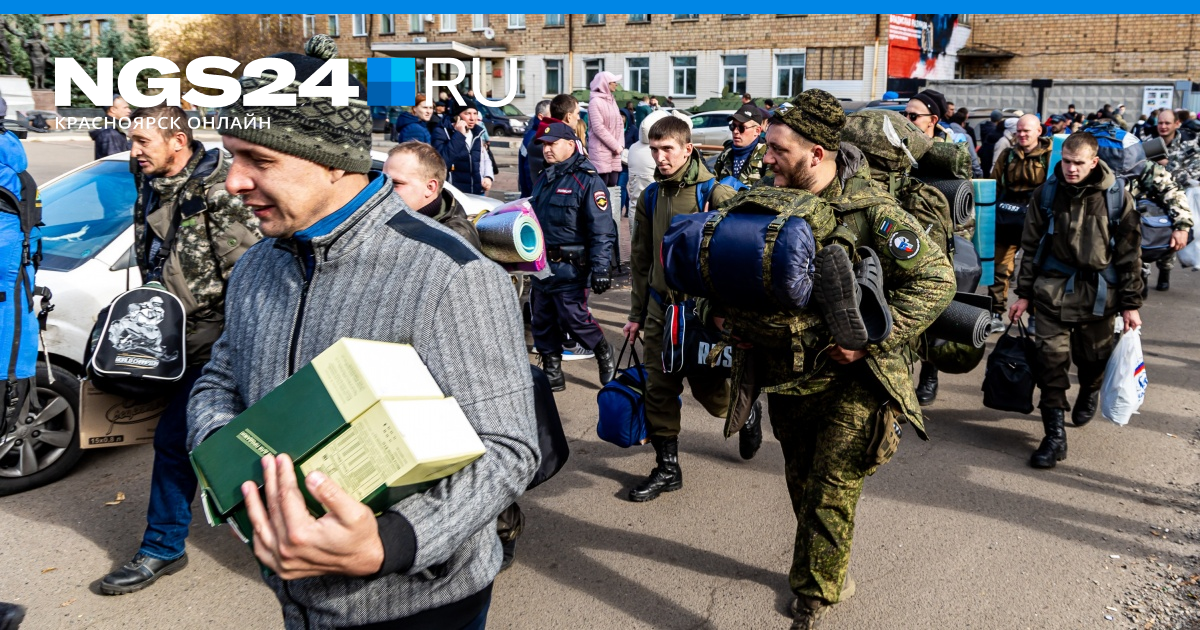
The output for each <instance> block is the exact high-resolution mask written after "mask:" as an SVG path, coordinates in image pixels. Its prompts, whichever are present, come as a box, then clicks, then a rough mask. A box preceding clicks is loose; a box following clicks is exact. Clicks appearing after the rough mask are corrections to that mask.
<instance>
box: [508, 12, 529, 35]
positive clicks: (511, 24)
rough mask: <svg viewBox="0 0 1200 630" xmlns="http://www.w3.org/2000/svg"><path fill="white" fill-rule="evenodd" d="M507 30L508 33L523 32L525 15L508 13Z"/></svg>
mask: <svg viewBox="0 0 1200 630" xmlns="http://www.w3.org/2000/svg"><path fill="white" fill-rule="evenodd" d="M508 29H509V30H510V31H523V30H525V14H524V13H509V14H508Z"/></svg>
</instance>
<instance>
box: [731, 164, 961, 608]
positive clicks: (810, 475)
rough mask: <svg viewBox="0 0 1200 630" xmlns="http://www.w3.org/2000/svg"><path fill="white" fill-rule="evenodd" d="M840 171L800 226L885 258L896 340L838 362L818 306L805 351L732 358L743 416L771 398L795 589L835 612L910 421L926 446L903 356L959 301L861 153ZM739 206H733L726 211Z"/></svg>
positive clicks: (753, 333) (738, 321) (767, 348)
mask: <svg viewBox="0 0 1200 630" xmlns="http://www.w3.org/2000/svg"><path fill="white" fill-rule="evenodd" d="M838 166H839V174H840V178H838V179H835V180H834V181H833V183H831V184H830V185H829V186H828V187H827V188H826V190H824V191H823V192H822V193H821V195H820V203H818V204H815V207H814V209H813V211H812V212H811V213H810V214H808V215H807V216H805V219H806V220H807V221H808V222H809V224H810V226H811V227H812V229H813V235H814V237H816V239H817V241H818V242H819V243H821V244H829V243H831V242H839V243H841V244H843V245H846V246H848V247H850V248H851V251H853V248H854V247H856V246H861V245H866V246H869V247H871V248H872V249H874V250H875V251H876V252H878V253H879V257H880V261H881V262H882V264H883V271H884V278H885V287H886V290H887V295H888V296H889V303H890V307H891V310H892V316H893V318H894V326H893V329H892V334H891V336H889V337H888V338H887V339H886V340H885V341H883V342H882V343H881V344H879V345H873V346H869V347H868V348H867V356H866V357H865V358H864V359H862V360H860V361H857V362H855V363H852V364H850V365H841V364H838V363H836V362H834V361H833V360H832V359H831V358H829V356H828V350H829V349H830V348H831V347H832V338H831V336H830V333H829V330H828V328H827V327H826V326H825V324H824V322H823V321H822V320H821V316H820V315H819V314H818V313H817V312H816V311H815V310H814V309H805V310H804V311H799V312H796V313H795V314H794V316H795V317H796V318H797V320H798V322H799V323H798V325H797V326H796V328H795V329H796V330H797V331H799V334H800V343H799V348H797V347H795V346H790V347H789V346H788V345H779V344H773V345H772V344H764V343H761V342H759V343H755V347H754V348H753V349H751V350H742V349H738V350H736V351H735V355H734V356H735V359H734V374H733V382H734V384H735V386H736V392H737V397H736V398H735V400H734V401H733V402H732V404H731V409H732V410H737V409H739V408H741V407H743V406H744V405H745V404H747V403H746V402H745V401H746V400H753V397H754V396H757V395H758V393H759V392H765V393H767V394H768V396H767V401H768V408H769V416H770V418H771V425H772V428H773V431H774V434H775V436H776V438H777V439H779V441H780V444H781V446H782V448H783V453H784V459H785V465H786V468H785V472H786V475H787V483H788V492H789V494H790V496H791V499H792V507H793V510H794V511H795V513H796V521H797V526H796V545H795V549H794V554H793V559H792V567H791V571H790V572H789V582H790V584H791V588H792V591H793V592H795V593H796V594H797V595H798V596H800V597H814V598H819V599H821V600H823V601H824V602H825V603H828V604H833V603H836V602H838V601H839V598H840V594H841V588H842V584H843V581H844V580H845V577H846V569H847V567H848V565H849V561H850V545H851V541H852V538H853V534H854V512H855V509H856V507H857V504H858V499H859V496H861V493H862V484H863V481H864V479H865V477H866V476H867V475H870V474H873V473H874V472H875V470H876V469H877V468H878V466H880V465H881V464H883V463H885V462H886V461H887V460H888V458H890V456H891V454H892V453H894V450H895V447H896V445H897V441H898V439H899V425H900V424H901V423H904V422H908V423H910V424H911V425H912V426H913V428H914V429H915V430H916V431H917V434H918V435H919V436H921V437H922V438H925V437H926V436H925V430H924V424H923V422H922V416H921V411H920V406H919V405H918V403H917V400H916V394H915V391H914V390H913V386H912V380H911V372H910V367H909V363H908V361H907V359H906V356H905V352H906V348H907V347H908V345H909V343H910V342H911V341H912V340H913V339H915V338H916V337H917V336H918V335H919V334H920V333H921V332H922V331H924V330H925V328H926V327H928V326H929V324H931V323H932V322H933V320H934V319H935V318H936V317H937V315H939V314H940V313H941V312H942V311H943V310H944V309H945V308H946V306H948V305H949V303H950V300H951V299H952V298H953V296H954V272H953V269H952V267H951V266H950V264H949V262H948V259H947V257H946V256H945V255H944V254H943V253H942V251H941V250H940V248H938V246H937V245H936V244H935V243H933V242H932V241H931V240H930V239H928V237H926V236H925V234H924V232H923V231H922V229H921V227H920V226H919V225H917V222H916V221H915V220H914V219H913V218H912V216H911V215H909V214H908V213H907V212H905V211H904V210H903V209H901V208H900V207H899V205H897V203H896V202H895V200H894V199H893V198H891V197H890V196H888V195H887V193H886V191H885V190H884V189H882V188H881V187H880V186H879V185H877V184H875V183H874V182H872V181H871V178H870V171H869V169H868V168H867V166H866V162H865V160H864V159H863V157H862V154H861V153H859V152H858V151H857V149H854V148H853V147H850V146H848V145H843V147H842V150H841V151H840V152H839V154H838ZM752 194H757V195H760V196H766V195H771V194H775V195H778V196H780V197H781V200H782V198H784V197H786V196H787V195H797V194H805V193H803V192H802V191H795V190H781V189H762V188H759V189H754V190H751V191H745V192H743V193H740V197H741V198H742V199H744V198H746V196H748V195H752ZM738 202H739V198H737V197H735V198H734V200H731V201H730V202H727V204H726V205H725V206H723V208H730V207H736V205H737V204H738ZM767 203H769V201H768V202H767ZM832 204H837V205H836V206H834V205H832ZM764 205H766V204H764ZM901 236H903V237H907V238H909V239H911V240H912V241H915V242H916V243H917V245H916V247H915V249H913V250H912V251H909V252H905V251H902V250H901V249H899V248H897V247H896V246H895V244H896V243H897V242H898V241H897V239H898V237H901ZM726 309H727V310H728V312H729V323H730V326H731V328H732V334H734V335H736V336H738V337H741V338H743V339H747V340H751V341H757V337H758V335H759V332H758V328H759V327H758V326H757V325H756V322H754V321H753V320H752V318H747V317H746V316H745V315H741V314H737V312H736V310H734V309H729V308H728V307H726ZM735 418H736V416H735V414H734V413H731V416H730V423H729V424H727V427H726V433H727V434H730V433H732V431H734V430H736V429H737V428H739V427H737V426H735V425H736V424H737V421H736V420H735Z"/></svg>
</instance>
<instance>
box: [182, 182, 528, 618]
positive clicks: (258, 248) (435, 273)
mask: <svg viewBox="0 0 1200 630" xmlns="http://www.w3.org/2000/svg"><path fill="white" fill-rule="evenodd" d="M312 245H313V248H314V250H315V251H316V254H317V263H316V267H315V271H314V272H313V275H312V279H311V280H310V281H308V282H305V280H304V273H303V264H302V263H301V262H300V259H299V258H297V255H296V250H295V246H294V244H293V243H292V242H291V241H290V240H287V239H284V240H278V239H265V240H263V241H260V242H259V243H258V244H256V245H255V246H254V247H252V248H250V250H249V251H248V252H246V254H245V255H244V256H243V257H242V258H241V260H239V261H238V264H237V266H236V267H235V268H234V271H233V274H232V276H231V278H230V280H229V290H228V295H227V297H226V302H225V316H226V320H225V332H224V334H223V335H222V336H221V339H220V340H219V341H218V342H217V344H216V345H215V346H214V347H213V352H212V359H211V360H210V361H209V363H208V365H207V366H206V367H205V370H204V375H203V376H201V378H200V380H199V381H198V382H197V383H196V387H195V389H194V390H192V398H191V401H190V403H189V404H188V446H189V448H193V447H195V445H196V444H197V443H198V442H199V441H200V440H202V439H203V438H204V437H206V436H208V435H209V434H211V433H212V432H213V431H215V430H216V429H218V428H220V427H222V426H224V425H225V424H226V423H228V422H229V421H230V420H232V419H233V418H234V417H235V416H237V414H238V413H239V412H241V411H242V410H244V409H246V408H247V407H248V406H250V405H253V404H254V403H255V402H257V401H258V400H259V399H260V398H262V397H263V396H264V395H265V394H266V393H267V392H269V391H271V390H272V389H273V388H274V387H275V386H277V385H278V384H279V383H281V382H282V381H283V380H284V379H285V378H287V377H288V376H289V375H290V374H291V373H293V372H295V370H297V369H299V368H300V367H302V366H303V365H304V364H306V363H308V362H309V361H311V360H312V358H313V357H315V356H316V355H318V354H320V353H321V351H323V350H325V349H326V348H328V347H329V346H331V345H332V344H333V343H335V342H336V341H337V340H339V339H341V338H343V337H354V338H359V339H372V340H378V341H389V342H395V343H407V344H412V345H413V346H414V347H415V348H416V350H417V352H418V353H419V354H420V355H421V358H422V359H423V360H424V361H425V364H426V366H427V367H428V368H429V371H430V373H431V374H432V375H433V378H434V380H435V381H437V384H438V386H439V387H441V389H442V392H443V393H444V394H445V395H446V396H453V397H454V398H455V399H456V400H457V401H458V404H459V406H461V407H462V410H463V413H464V414H465V415H466V416H467V419H468V420H470V422H471V424H472V426H474V427H475V431H476V433H478V434H479V437H480V439H481V440H482V441H483V444H484V446H485V447H486V448H487V452H486V453H485V454H484V455H483V457H481V458H479V459H478V460H476V461H475V462H474V463H472V464H471V465H470V466H468V467H466V468H464V469H463V470H462V471H460V472H458V473H456V474H454V475H452V476H451V477H449V478H447V479H444V480H443V481H442V482H441V483H439V484H438V485H437V486H435V487H433V488H431V489H429V490H427V491H426V492H424V493H421V494H418V495H414V496H411V497H408V498H406V499H404V500H403V501H401V502H400V503H397V504H396V505H394V506H392V507H391V508H390V509H389V510H388V511H387V512H385V514H384V515H382V516H381V517H380V518H379V524H380V536H381V538H382V539H383V543H384V551H385V560H384V569H383V571H381V573H383V575H381V576H377V577H372V578H370V579H361V578H351V577H343V576H337V575H329V576H324V577H318V578H305V579H298V580H290V581H286V582H285V581H283V580H281V579H279V578H278V577H276V576H271V577H266V578H264V579H265V580H266V582H267V584H268V585H269V586H270V587H271V588H272V589H273V590H274V591H275V594H276V596H277V597H278V598H279V600H280V602H281V603H282V604H283V616H284V622H285V625H286V626H287V627H288V628H335V627H344V626H356V625H363V624H370V623H377V622H383V621H390V620H394V619H399V618H402V617H406V616H409V615H412V614H414V613H417V612H420V611H422V610H428V609H431V608H436V607H439V606H443V605H446V604H450V603H453V602H457V601H460V600H462V599H464V598H466V597H468V596H470V595H473V594H475V593H477V592H479V591H481V590H482V589H484V588H486V587H487V586H488V584H490V583H491V582H492V580H493V579H495V576H496V573H497V572H498V571H499V568H500V559H501V550H500V540H499V538H497V537H496V515H497V514H499V513H500V511H501V510H503V509H504V508H505V507H507V506H508V505H509V504H510V503H512V502H513V500H514V499H516V498H517V496H518V495H520V494H521V492H522V491H523V490H524V488H525V486H526V484H527V483H528V482H529V480H530V479H531V478H532V477H533V473H534V471H535V470H536V468H537V464H538V457H539V456H538V440H537V429H536V423H535V416H534V413H535V412H534V402H533V383H532V380H531V378H530V372H529V362H528V358H527V355H526V352H525V342H524V336H523V331H522V328H521V311H520V309H519V307H518V306H517V296H516V293H515V292H514V291H513V289H512V282H511V281H510V280H509V278H508V276H507V275H506V274H505V273H504V272H503V271H502V270H501V269H500V267H499V266H498V265H496V263H494V262H492V261H490V260H488V259H487V258H484V257H483V256H482V255H481V254H479V252H478V251H476V250H475V249H473V248H471V247H469V246H468V245H467V244H466V242H465V241H464V240H463V239H462V238H461V237H459V236H458V235H456V234H454V233H453V232H451V231H449V230H447V229H446V228H444V227H442V226H440V225H438V224H437V223H435V222H434V221H431V220H430V219H428V218H426V217H424V216H421V215H419V214H418V213H416V212H413V211H411V210H409V209H408V208H407V207H406V206H405V205H404V203H403V202H402V201H400V198H399V197H398V196H396V195H395V194H394V193H393V192H392V185H391V182H390V181H387V182H385V183H384V186H383V188H382V189H381V190H380V192H378V193H376V194H375V195H373V196H371V197H370V198H369V199H368V200H367V201H366V202H365V203H364V204H363V205H362V207H360V208H358V209H357V210H355V211H354V213H353V214H352V215H350V217H349V218H347V219H346V220H345V221H344V222H343V223H342V224H341V225H340V226H338V227H337V228H335V229H334V230H333V231H332V232H331V233H330V234H327V235H325V236H321V237H317V238H315V239H313V241H312ZM479 322H488V325H487V326H486V327H483V328H480V326H479ZM279 421H280V422H289V421H291V419H290V418H280V419H279Z"/></svg>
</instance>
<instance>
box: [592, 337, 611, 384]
mask: <svg viewBox="0 0 1200 630" xmlns="http://www.w3.org/2000/svg"><path fill="white" fill-rule="evenodd" d="M592 352H593V353H595V355H596V366H597V367H598V368H599V369H600V384H601V385H607V384H608V382H609V381H611V380H613V377H614V376H616V375H617V360H616V358H615V357H613V348H612V345H611V344H609V343H608V341H607V340H605V339H601V340H600V343H598V344H596V347H595V348H592Z"/></svg>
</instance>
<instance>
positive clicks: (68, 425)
mask: <svg viewBox="0 0 1200 630" xmlns="http://www.w3.org/2000/svg"><path fill="white" fill-rule="evenodd" d="M216 146H220V145H219V144H217V143H209V144H208V145H207V146H206V148H209V149H211V148H213V147H216ZM371 157H372V159H373V162H374V165H373V166H374V168H376V169H379V168H382V166H383V162H384V160H385V159H387V154H385V153H382V152H379V151H372V152H371ZM446 188H447V189H448V190H450V192H451V194H453V195H454V197H455V199H457V200H458V202H459V203H461V204H462V206H463V208H464V210H465V211H466V213H467V214H468V215H470V216H474V215H476V214H479V213H480V212H483V211H486V210H491V209H493V208H495V207H497V206H499V205H500V204H501V203H502V202H500V201H498V200H496V199H492V198H489V197H481V196H478V195H468V194H465V193H462V192H461V191H459V190H457V189H455V188H454V187H453V186H451V185H450V183H449V182H447V183H446ZM39 190H40V192H41V197H42V221H43V223H44V224H45V225H44V227H42V229H41V234H42V255H43V259H42V264H41V267H40V268H39V270H38V272H37V283H38V284H39V285H41V286H45V287H48V288H49V289H50V290H51V291H52V292H53V294H54V296H53V299H52V300H51V302H52V303H53V304H54V310H53V311H52V312H51V313H50V317H49V320H48V324H47V328H46V331H45V335H44V340H45V347H44V352H45V354H43V355H42V356H41V357H39V359H42V360H41V361H39V375H40V377H39V383H38V399H39V402H40V403H41V406H42V407H43V408H44V411H43V412H42V414H40V415H39V417H38V419H37V420H36V422H35V424H37V425H38V426H42V425H44V428H43V430H41V431H33V432H29V435H26V436H25V439H23V440H19V442H20V444H18V443H17V442H18V440H16V438H12V437H9V436H3V438H2V439H0V496H3V495H6V494H12V493H14V492H20V491H23V490H28V489H30V488H34V487H37V486H41V485H44V484H46V483H50V482H52V481H56V480H57V479H59V478H61V477H62V476H63V475H65V474H66V473H67V472H68V470H70V468H71V466H73V465H74V464H75V462H76V461H77V460H78V458H79V455H80V451H79V444H78V442H79V438H78V423H77V421H76V417H77V415H76V414H77V411H78V409H77V407H78V401H79V380H80V379H81V378H82V376H83V374H84V372H85V370H84V365H83V363H84V353H85V352H86V350H87V343H88V337H89V335H90V334H91V331H92V327H93V326H94V325H95V323H96V315H97V314H98V313H99V312H100V310H101V309H103V308H104V307H106V306H108V304H109V302H111V301H112V299H113V298H115V297H116V296H117V295H119V294H120V293H122V292H124V291H127V290H129V289H131V288H134V287H137V286H140V285H141V284H142V279H141V274H140V272H139V271H138V268H137V262H136V260H135V257H134V248H133V241H134V237H133V205H134V202H135V201H136V200H137V190H136V188H135V186H134V179H133V175H132V174H131V172H130V170H129V153H128V152H123V153H117V154H114V155H110V156H108V157H106V158H103V159H100V160H96V161H94V162H90V163H88V164H85V165H83V166H80V167H79V168H76V169H74V170H72V171H68V172H67V173H64V174H62V175H60V176H58V177H56V178H54V179H52V180H49V181H48V182H46V183H45V184H43V185H42V186H41V187H40V189H39ZM46 357H48V358H49V361H50V368H49V369H50V370H51V371H52V372H53V374H54V378H55V382H54V383H53V384H50V383H49V382H48V379H46V378H45V377H44V372H45V369H46V367H45V366H44V359H45V358H46ZM43 416H44V417H43Z"/></svg>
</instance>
